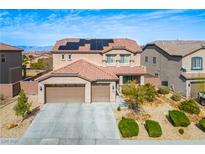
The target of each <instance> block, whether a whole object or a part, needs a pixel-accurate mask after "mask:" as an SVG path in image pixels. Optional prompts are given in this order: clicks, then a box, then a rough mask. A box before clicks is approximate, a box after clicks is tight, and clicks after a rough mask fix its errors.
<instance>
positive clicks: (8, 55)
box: [0, 43, 23, 97]
mask: <svg viewBox="0 0 205 154" xmlns="http://www.w3.org/2000/svg"><path fill="white" fill-rule="evenodd" d="M22 51H23V49H20V48H17V47H14V46H11V45H8V44H5V43H0V95H3V96H2V97H12V96H14V95H16V94H18V92H19V87H18V86H15V83H17V82H19V81H20V80H21V79H22V66H21V65H22V60H21V55H22Z"/></svg>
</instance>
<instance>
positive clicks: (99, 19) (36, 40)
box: [0, 10, 205, 46]
mask: <svg viewBox="0 0 205 154" xmlns="http://www.w3.org/2000/svg"><path fill="white" fill-rule="evenodd" d="M66 37H67V38H68V37H75V38H76V37H77V38H79V37H80V38H131V39H134V40H136V41H137V42H138V43H139V44H141V45H143V44H146V43H148V42H151V41H154V40H165V39H169V40H170V39H172V40H176V39H189V40H200V39H203V40H205V10H0V41H1V42H5V43H9V44H12V45H39V46H44V45H53V44H54V43H55V41H56V40H58V39H62V38H66Z"/></svg>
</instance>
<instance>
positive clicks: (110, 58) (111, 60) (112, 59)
mask: <svg viewBox="0 0 205 154" xmlns="http://www.w3.org/2000/svg"><path fill="white" fill-rule="evenodd" d="M107 63H109V64H113V63H115V55H107Z"/></svg>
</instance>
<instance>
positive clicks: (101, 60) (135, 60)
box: [53, 50, 140, 70]
mask: <svg viewBox="0 0 205 154" xmlns="http://www.w3.org/2000/svg"><path fill="white" fill-rule="evenodd" d="M108 54H115V55H116V60H117V61H116V63H115V64H114V65H113V64H111V66H125V65H128V66H140V54H139V53H138V54H133V53H131V52H129V51H127V50H111V51H109V52H106V53H104V54H88V53H85V54H82V53H75V54H71V53H66V54H63V53H62V54H59V53H55V54H53V69H54V70H56V69H58V68H61V67H63V66H66V65H68V64H71V63H73V62H74V61H77V60H79V59H84V60H87V61H90V62H92V63H94V64H96V65H99V66H110V64H106V63H105V60H106V55H108ZM120 54H130V55H131V60H132V61H131V62H130V63H129V64H120V63H119V60H120ZM62 55H64V56H65V59H64V60H62ZM69 55H71V60H69V59H68V56H69Z"/></svg>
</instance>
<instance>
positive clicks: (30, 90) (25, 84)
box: [20, 81, 38, 95]
mask: <svg viewBox="0 0 205 154" xmlns="http://www.w3.org/2000/svg"><path fill="white" fill-rule="evenodd" d="M20 85H21V89H23V90H24V92H25V93H26V94H27V95H36V94H38V82H37V81H21V82H20Z"/></svg>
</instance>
